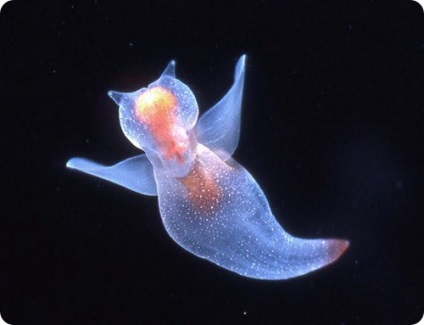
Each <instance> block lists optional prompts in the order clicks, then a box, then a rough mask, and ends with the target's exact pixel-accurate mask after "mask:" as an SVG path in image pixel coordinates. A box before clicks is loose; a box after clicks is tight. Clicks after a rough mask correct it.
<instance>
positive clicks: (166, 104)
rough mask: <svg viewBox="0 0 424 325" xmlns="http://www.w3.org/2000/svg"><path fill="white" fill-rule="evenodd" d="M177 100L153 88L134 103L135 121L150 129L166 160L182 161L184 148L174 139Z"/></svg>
mask: <svg viewBox="0 0 424 325" xmlns="http://www.w3.org/2000/svg"><path fill="white" fill-rule="evenodd" d="M176 107H177V99H176V98H175V96H174V95H173V94H172V93H171V92H170V91H169V90H167V89H165V88H163V87H159V86H157V87H153V88H151V89H148V90H147V91H145V92H144V93H143V94H141V95H140V96H139V97H138V98H137V99H136V101H135V115H136V117H137V119H138V120H139V121H140V122H141V123H144V124H147V125H148V126H149V127H150V130H151V132H152V134H153V137H154V138H155V140H156V142H157V144H158V146H159V147H160V149H161V150H162V153H163V155H164V156H165V157H166V158H168V159H172V158H177V159H178V160H179V161H182V157H181V155H182V153H183V152H184V150H185V149H186V146H184V145H182V144H181V141H178V140H179V139H175V134H174V133H173V129H174V126H175V109H176Z"/></svg>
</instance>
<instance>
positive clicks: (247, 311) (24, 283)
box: [0, 0, 424, 325]
mask: <svg viewBox="0 0 424 325" xmlns="http://www.w3.org/2000/svg"><path fill="white" fill-rule="evenodd" d="M228 2H230V3H231V4H228V3H227V1H215V2H210V1H208V2H204V3H203V2H199V3H197V4H196V3H194V2H193V3H190V2H185V1H166V2H160V1H103V0H90V1H42V0H40V1H20V0H14V1H12V2H8V3H7V4H6V5H5V6H4V7H3V9H2V11H1V45H0V48H1V53H2V60H1V72H0V73H1V76H2V78H1V79H2V85H1V107H2V118H1V143H2V151H1V152H2V155H1V156H2V163H3V165H4V167H3V168H2V172H1V197H2V202H3V204H2V206H3V209H2V210H3V213H2V216H1V217H0V220H1V226H0V231H1V233H0V235H1V241H0V244H1V246H0V247H1V255H0V268H1V273H0V274H1V278H0V281H1V287H0V297H1V300H0V312H1V314H2V317H3V318H4V319H5V320H6V321H7V322H9V323H12V324H13V325H20V324H76V325H78V324H142V323H148V324H154V323H163V324H172V323H180V322H183V323H185V324H188V323H196V324H203V323H214V324H217V323H224V324H231V323H239V322H243V323H254V324H412V323H416V322H417V321H418V320H419V319H420V317H421V316H422V314H423V311H424V302H423V301H424V299H423V292H424V291H423V274H424V270H423V230H424V229H423V226H422V225H423V223H422V218H423V210H424V209H423V196H422V192H420V190H422V185H423V180H424V167H423V166H424V159H423V154H424V153H423V148H424V146H423V142H424V141H423V139H424V132H423V118H424V113H423V108H424V15H423V11H422V8H421V7H420V6H419V5H418V4H417V3H416V2H412V1H390V2H387V1H384V2H383V1H381V2H380V1H349V2H341V1H322V0H316V1H302V0H300V1H299V0H297V1H292V0H282V1H251V2H249V1H245V2H232V1H228ZM243 53H246V54H247V55H248V60H247V75H246V84H245V93H244V105H243V118H242V119H243V120H242V134H241V141H240V145H239V148H238V150H237V152H236V154H235V158H236V159H237V160H238V161H239V162H240V163H241V164H242V165H244V166H245V167H246V168H247V169H248V170H249V171H250V172H251V173H252V174H253V175H254V176H255V178H256V180H257V181H258V183H259V184H260V185H261V186H262V188H263V190H264V191H265V193H266V194H267V197H268V199H269V202H270V205H271V207H272V209H273V212H274V214H275V215H276V217H277V219H278V220H279V222H280V223H281V224H282V225H283V226H284V228H285V229H286V230H287V231H289V232H290V233H291V234H293V235H296V236H301V237H311V238H312V237H315V238H319V237H341V238H347V239H349V240H350V241H351V247H350V249H349V250H348V251H347V253H346V254H345V255H344V256H343V257H342V258H341V259H340V260H339V261H338V262H337V263H335V264H333V265H331V266H329V267H327V268H325V269H322V270H320V271H317V272H314V273H311V274H309V275H306V276H303V277H299V278H295V279H292V280H288V281H259V280H253V279H248V278H243V277H240V276H238V275H236V274H234V273H231V272H228V271H226V270H224V269H221V268H218V267H216V266H215V265H213V264H211V263H209V262H207V261H204V260H201V259H199V258H196V257H195V256H193V255H191V254H189V253H187V252H185V251H184V250H183V249H181V248H180V247H179V246H178V245H176V244H175V243H174V242H173V241H172V239H171V238H170V237H169V236H168V235H167V234H166V232H165V230H164V228H163V226H162V223H161V219H160V215H159V213H158V209H157V199H156V198H152V197H145V196H141V195H137V194H135V193H133V192H130V191H128V190H125V189H123V188H120V187H117V186H115V185H113V184H110V183H107V182H104V181H101V180H98V179H95V178H93V177H89V176H85V175H83V174H80V173H77V172H73V171H70V170H67V169H65V163H66V161H67V160H68V159H69V158H71V157H73V156H85V157H88V158H92V159H95V160H97V161H100V162H104V163H114V162H117V161H119V160H122V159H124V158H126V157H129V156H131V155H134V154H137V150H136V148H134V147H132V145H131V144H130V142H129V141H127V140H126V138H125V137H124V135H123V134H122V132H121V130H120V127H119V122H118V117H117V112H118V110H117V107H116V106H115V104H114V103H113V102H112V101H111V100H110V99H109V98H108V97H107V95H106V93H107V91H108V90H110V89H114V90H120V91H132V90H136V89H138V88H141V87H142V86H146V85H147V84H148V83H150V82H152V81H154V80H156V79H157V78H158V77H159V75H160V73H161V72H162V70H163V69H164V68H165V66H166V64H167V63H168V62H169V60H171V59H175V60H176V61H177V76H178V77H179V78H180V79H181V80H182V81H183V82H185V83H186V84H187V85H188V86H189V87H191V89H192V90H193V92H194V93H195V95H196V97H197V100H198V102H199V105H200V107H201V110H202V111H204V110H205V109H207V108H208V107H210V106H211V105H213V104H214V103H215V102H216V101H217V100H218V99H219V98H220V97H221V96H222V95H223V94H224V93H225V91H226V90H227V89H228V88H229V86H230V85H231V83H232V80H233V73H234V67H235V62H236V60H237V59H238V57H239V56H240V55H241V54H243Z"/></svg>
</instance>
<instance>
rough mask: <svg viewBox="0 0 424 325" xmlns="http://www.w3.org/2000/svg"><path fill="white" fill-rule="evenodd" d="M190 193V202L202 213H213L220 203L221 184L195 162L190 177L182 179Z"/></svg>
mask: <svg viewBox="0 0 424 325" xmlns="http://www.w3.org/2000/svg"><path fill="white" fill-rule="evenodd" d="M181 182H182V183H183V185H184V186H185V187H186V189H187V192H188V199H189V202H190V203H191V204H192V205H193V207H194V208H195V209H196V210H198V211H201V212H210V213H213V210H214V209H215V208H216V207H217V204H218V203H219V201H220V197H221V193H220V188H219V184H217V181H216V180H215V179H214V178H213V177H212V175H211V173H208V172H207V171H205V169H204V168H203V166H202V165H201V164H200V163H199V162H197V161H196V162H195V163H194V166H193V168H192V170H191V171H190V172H189V173H188V175H187V176H186V177H184V178H182V179H181Z"/></svg>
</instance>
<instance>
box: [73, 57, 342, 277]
mask: <svg viewBox="0 0 424 325" xmlns="http://www.w3.org/2000/svg"><path fill="white" fill-rule="evenodd" d="M245 61H246V58H245V56H242V57H241V58H240V59H239V61H238V63H237V66H236V71H235V77H234V84H233V85H232V87H231V88H230V90H229V91H228V92H227V94H226V95H225V96H224V97H223V98H222V99H221V100H220V101H219V102H218V103H217V104H216V105H215V106H213V107H212V108H211V109H209V110H208V111H207V112H206V113H205V114H203V115H202V116H201V117H200V119H198V114H199V110H198V107H197V102H196V99H195V97H194V95H193V93H192V92H191V90H190V89H189V88H188V87H187V86H186V85H185V84H183V83H182V82H181V81H179V80H178V79H176V78H175V72H174V68H175V63H174V62H173V61H171V62H170V64H169V65H168V66H167V68H166V69H165V71H164V72H163V73H162V75H161V76H160V78H159V79H158V80H156V81H155V82H153V83H152V84H150V85H149V86H148V88H142V89H140V90H137V91H135V92H131V93H120V92H115V91H111V92H109V95H110V97H112V99H113V100H114V101H115V102H116V103H117V104H118V105H119V116H120V123H121V127H122V130H123V132H124V133H125V135H126V136H127V138H128V139H129V140H130V141H131V142H132V143H133V144H134V145H135V146H136V147H138V148H140V149H143V150H144V152H145V154H142V155H139V156H136V157H132V158H129V159H127V160H125V161H122V162H120V163H118V164H116V165H114V166H103V165H100V164H97V163H95V162H92V161H89V160H86V159H83V158H73V159H71V160H69V161H68V163H67V166H68V167H69V168H73V169H77V170H80V171H82V172H85V173H88V174H91V175H94V176H97V177H100V178H103V179H106V180H109V181H111V182H114V183H116V184H119V185H121V186H124V187H127V188H129V189H131V190H133V191H136V192H138V193H141V194H145V195H158V198H159V209H160V214H161V217H162V221H163V224H164V226H165V229H166V230H167V232H168V234H169V235H170V236H171V237H172V238H173V239H174V240H175V241H176V242H177V243H178V244H179V245H180V246H181V247H183V248H185V249H186V250H187V251H189V252H191V253H193V254H195V255H197V256H199V257H202V258H205V259H207V260H209V261H211V262H213V263H215V264H217V265H219V266H221V267H223V268H226V269H228V270H231V271H233V272H236V273H238V274H241V275H243V276H247V277H251V278H257V279H288V278H292V277H296V276H299V275H302V274H305V273H308V272H311V271H313V270H316V269H318V268H321V267H323V266H325V265H327V264H330V263H332V262H333V261H335V260H336V259H337V258H338V257H339V256H340V255H341V254H342V253H343V252H344V251H345V250H346V248H347V247H348V245H349V243H348V241H346V240H340V239H301V238H296V237H293V236H291V235H289V234H288V233H287V232H286V231H285V230H284V229H283V228H282V227H281V226H280V224H279V223H278V222H277V220H276V219H275V217H274V216H273V214H272V212H271V209H270V207H269V204H268V201H267V199H266V197H265V195H264V193H263V192H262V190H261V189H260V187H259V185H258V184H257V183H256V181H255V180H254V179H253V177H252V176H251V175H250V174H249V173H248V172H247V170H246V169H244V168H243V167H242V166H240V165H239V164H238V163H237V162H236V161H235V160H233V159H232V158H231V156H232V154H233V153H234V151H235V149H236V148H237V145H238V140H239V134H240V114H241V102H242V94H243V83H244V75H245Z"/></svg>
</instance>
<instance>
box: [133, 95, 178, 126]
mask: <svg viewBox="0 0 424 325" xmlns="http://www.w3.org/2000/svg"><path fill="white" fill-rule="evenodd" d="M176 106H177V99H176V98H175V96H174V95H173V94H172V93H171V92H170V91H168V90H166V89H165V88H162V87H153V88H151V89H148V90H147V91H145V92H144V93H143V94H141V95H140V96H139V97H138V98H137V99H136V102H135V114H136V116H137V118H138V119H139V120H140V122H144V123H147V124H152V123H154V122H155V121H157V120H161V121H162V122H173V120H172V119H171V118H172V117H173V114H172V113H173V110H174V109H175V107H176Z"/></svg>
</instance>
